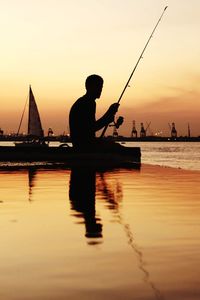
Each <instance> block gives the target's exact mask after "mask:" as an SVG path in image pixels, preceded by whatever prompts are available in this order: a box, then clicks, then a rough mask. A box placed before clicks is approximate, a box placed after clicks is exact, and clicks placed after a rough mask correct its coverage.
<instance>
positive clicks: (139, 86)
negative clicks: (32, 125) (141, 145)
mask: <svg viewBox="0 0 200 300" xmlns="http://www.w3.org/2000/svg"><path fill="white" fill-rule="evenodd" d="M191 2H192V3H191ZM165 4H166V3H161V2H160V1H158V0H150V1H148V3H147V2H146V1H144V0H142V1H140V3H137V1H135V0H132V1H129V0H126V1H124V2H123V3H122V2H121V1H114V0H110V1H105V0H102V1H101V2H96V1H95V2H94V1H92V0H86V1H82V0H79V1H78V2H73V3H72V2H71V1H63V0H58V1H55V0H53V1H49V0H44V1H42V2H41V1H38V0H36V1H32V0H29V1H25V0H19V1H17V2H15V1H13V0H9V1H7V2H4V3H3V4H2V8H1V11H0V25H1V26H0V28H1V29H0V31H1V40H2V43H1V45H2V46H1V53H2V54H1V57H2V59H1V74H0V86H1V88H0V99H1V103H2V109H1V113H0V115H1V123H0V127H1V128H2V129H4V130H5V131H7V132H8V131H15V130H16V125H17V126H18V122H19V118H20V114H21V112H22V110H23V107H24V104H25V101H26V97H27V94H28V86H29V84H31V85H32V88H33V93H34V95H35V98H36V101H37V104H38V107H39V110H40V113H41V118H42V123H43V126H44V129H45V130H47V129H48V127H49V126H50V125H51V126H53V127H54V128H55V132H56V133H58V134H59V133H61V132H63V131H67V124H68V112H69V109H70V107H71V105H72V104H73V102H74V101H75V100H76V99H77V98H78V97H80V96H81V95H83V93H84V92H85V89H84V81H85V78H86V77H87V76H88V75H89V74H92V73H96V74H99V75H101V76H102V77H103V78H104V90H103V93H102V97H101V99H100V100H98V102H97V115H100V114H101V113H103V112H104V111H105V110H106V109H107V108H108V106H109V105H110V104H111V103H113V102H116V101H117V100H118V98H119V95H120V94H121V92H122V90H123V88H124V85H125V83H126V81H127V80H128V77H129V75H130V73H131V71H132V70H133V67H134V65H135V63H136V61H137V59H138V57H139V55H140V53H141V51H142V49H143V47H144V45H145V43H146V41H147V39H148V37H149V35H150V33H151V31H152V29H153V27H154V26H155V24H156V22H157V20H158V18H159V16H160V15H161V12H162V10H163V8H164V7H165ZM167 5H168V6H169V7H168V9H167V11H166V15H165V16H164V17H163V19H162V21H161V23H160V25H159V27H158V29H157V31H156V32H155V34H154V36H153V39H152V40H151V41H150V44H149V46H148V48H147V50H146V52H145V54H144V57H143V59H142V61H141V62H140V64H139V66H138V68H137V70H136V72H135V74H134V76H133V78H132V80H131V82H130V88H128V89H127V91H126V93H125V95H124V97H123V99H122V101H121V105H120V111H119V114H120V115H121V114H122V115H123V114H124V118H125V122H124V125H122V127H121V129H120V130H121V131H122V132H123V134H128V133H129V132H130V124H131V122H132V119H135V118H137V115H138V118H139V120H138V122H140V121H142V119H145V118H146V117H147V115H148V118H151V119H152V121H155V124H156V127H158V128H156V129H157V130H162V126H163V125H162V111H164V112H165V115H166V118H167V117H168V119H169V120H170V119H171V117H172V115H173V116H174V118H175V119H177V120H180V127H183V126H184V123H183V122H184V120H185V118H186V119H190V120H188V121H191V122H194V123H195V126H194V127H195V128H194V133H195V135H198V134H200V124H199V123H198V116H197V111H199V108H200V105H199V94H200V88H199V84H198V82H199V77H200V73H199V64H198V62H199V51H200V43H199V41H198V40H197V36H198V29H199V25H200V18H199V17H200V3H199V1H197V0H191V1H190V3H186V2H185V3H183V2H182V1H181V0H177V1H172V0H169V1H168V3H167ZM47 8H48V9H47ZM166 99H168V100H166ZM170 99H171V100H172V101H173V102H174V103H172V102H171V100H170ZM181 99H183V102H184V103H183V105H182V104H181ZM187 101H188V102H187ZM156 103H159V105H161V104H162V110H161V111H160V115H159V109H158V108H159V107H160V109H161V106H158V105H157V104H156ZM181 106H184V109H185V112H184V114H183V112H182V110H181V109H180V107H181ZM131 110H132V113H131ZM187 111H188V112H189V113H188V116H187ZM140 118H141V119H140ZM191 119H192V120H191ZM144 121H147V120H144ZM175 121H176V120H175ZM25 127H26V126H25ZM25 127H24V128H25Z"/></svg>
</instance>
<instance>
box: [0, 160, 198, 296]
mask: <svg viewBox="0 0 200 300" xmlns="http://www.w3.org/2000/svg"><path fill="white" fill-rule="evenodd" d="M199 174H200V173H199V172H197V171H184V170H180V169H173V168H164V167H156V166H150V165H142V167H141V169H140V170H128V169H117V170H110V171H104V172H103V171H101V172H100V171H97V172H94V171H93V170H81V171H80V170H70V169H66V170H65V169H57V170H54V169H50V170H45V169H42V168H25V169H22V170H15V171H8V170H4V171H0V213H1V218H0V228H1V251H0V260H1V265H0V299H5V300H6V299H9V300H10V299H12V300H18V299H22V300H23V299H24V300H25V299H26V300H27V299H34V300H35V299H39V300H40V299H41V300H43V299H44V300H46V299H48V300H49V299H52V300H54V299H72V300H73V299H120V300H121V299H128V300H129V299H135V300H138V299H142V300H143V299H144V300H147V299H148V300H150V299H169V300H179V299H180V300H184V299H188V300H194V299H195V300H196V299H199V298H200V279H199V278H200V255H199V249H200V239H199V238H200V233H199V232H200V218H199V216H200V197H199V194H200V176H199ZM95 190H96V192H95Z"/></svg>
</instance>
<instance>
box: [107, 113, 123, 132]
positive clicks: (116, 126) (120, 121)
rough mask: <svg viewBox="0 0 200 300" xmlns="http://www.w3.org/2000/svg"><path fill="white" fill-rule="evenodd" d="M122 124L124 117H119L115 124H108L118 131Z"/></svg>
mask: <svg viewBox="0 0 200 300" xmlns="http://www.w3.org/2000/svg"><path fill="white" fill-rule="evenodd" d="M123 122H124V117H122V116H119V118H118V119H117V121H116V122H115V121H114V122H113V124H110V125H109V126H115V128H117V129H118V128H119V127H120V126H121V125H122V124H123Z"/></svg>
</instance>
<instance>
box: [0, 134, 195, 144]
mask: <svg viewBox="0 0 200 300" xmlns="http://www.w3.org/2000/svg"><path fill="white" fill-rule="evenodd" d="M30 139H32V137H29V136H26V135H18V136H17V135H1V136H0V141H2V142H4V141H5V142H6V141H11V142H12V141H13V142H14V141H27V140H30ZM104 139H107V140H112V141H116V142H200V136H199V137H187V136H185V137H183V136H180V137H176V138H172V137H155V136H146V137H137V138H136V137H126V136H118V137H113V136H107V137H104ZM44 140H45V141H49V142H53V141H55V142H61V143H65V142H68V143H70V142H71V139H70V137H69V136H63V135H58V136H45V137H44Z"/></svg>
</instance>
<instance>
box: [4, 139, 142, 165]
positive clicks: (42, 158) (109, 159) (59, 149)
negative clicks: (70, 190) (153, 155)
mask: <svg viewBox="0 0 200 300" xmlns="http://www.w3.org/2000/svg"><path fill="white" fill-rule="evenodd" d="M65 146H66V147H65ZM0 161H1V162H2V161H3V162H47V163H49V162H50V163H55V164H56V163H63V164H65V165H66V166H68V167H108V168H110V167H129V166H130V167H135V166H136V167H137V166H139V165H140V163H141V152H140V147H123V148H120V150H115V151H110V152H104V153H103V152H102V153H101V152H95V153H94V152H90V153H80V152H77V151H75V150H74V149H73V147H70V146H67V145H66V144H61V146H56V147H50V146H49V147H36V146H30V145H29V146H28V147H27V146H26V145H24V146H23V145H21V146H20V147H13V146H0Z"/></svg>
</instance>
